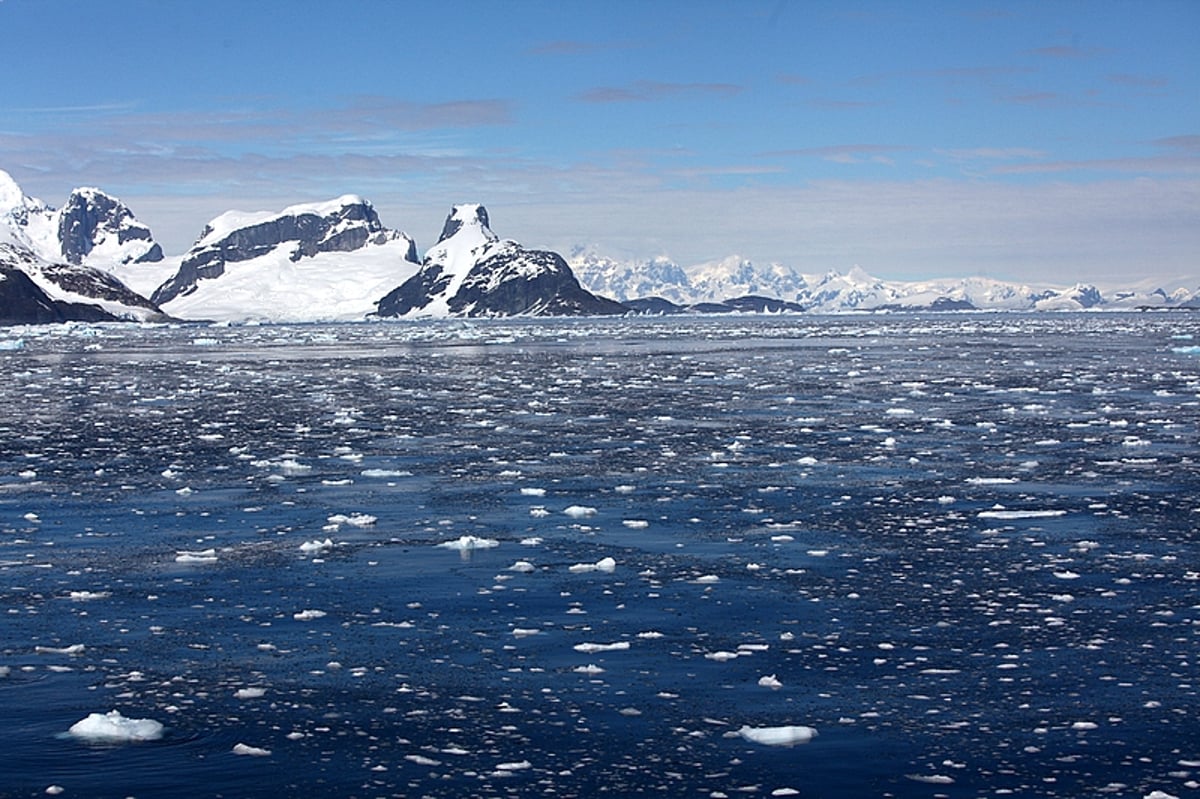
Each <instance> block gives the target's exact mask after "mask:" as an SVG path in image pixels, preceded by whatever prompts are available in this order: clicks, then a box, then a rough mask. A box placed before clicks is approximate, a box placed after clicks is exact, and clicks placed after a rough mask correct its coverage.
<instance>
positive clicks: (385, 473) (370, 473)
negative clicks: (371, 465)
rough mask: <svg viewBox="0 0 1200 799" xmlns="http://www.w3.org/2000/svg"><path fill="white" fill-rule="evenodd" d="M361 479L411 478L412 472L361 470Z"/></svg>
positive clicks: (400, 470)
mask: <svg viewBox="0 0 1200 799" xmlns="http://www.w3.org/2000/svg"><path fill="white" fill-rule="evenodd" d="M360 474H362V476H363V477H412V472H409V471H404V470H403V469H363V470H362V472H360Z"/></svg>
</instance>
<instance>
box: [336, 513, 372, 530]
mask: <svg viewBox="0 0 1200 799" xmlns="http://www.w3.org/2000/svg"><path fill="white" fill-rule="evenodd" d="M328 521H329V523H330V524H336V525H343V524H348V525H350V526H351V527H370V526H371V525H373V524H374V523H375V522H377V521H379V519H378V518H376V517H375V516H372V515H371V514H369V513H350V514H346V513H336V514H334V515H333V516H330V517H329V519H328Z"/></svg>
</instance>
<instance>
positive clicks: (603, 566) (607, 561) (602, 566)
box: [567, 558, 617, 574]
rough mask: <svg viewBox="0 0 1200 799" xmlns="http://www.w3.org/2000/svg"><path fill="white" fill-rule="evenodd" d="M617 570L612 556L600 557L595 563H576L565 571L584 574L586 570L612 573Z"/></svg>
mask: <svg viewBox="0 0 1200 799" xmlns="http://www.w3.org/2000/svg"><path fill="white" fill-rule="evenodd" d="M616 570H617V562H616V561H615V560H614V559H612V558H601V559H600V560H598V561H596V562H595V563H576V564H575V565H574V566H571V567H570V568H569V569H567V571H569V572H571V573H572V574H584V573H587V572H606V573H608V574H612V573H613V572H614V571H616Z"/></svg>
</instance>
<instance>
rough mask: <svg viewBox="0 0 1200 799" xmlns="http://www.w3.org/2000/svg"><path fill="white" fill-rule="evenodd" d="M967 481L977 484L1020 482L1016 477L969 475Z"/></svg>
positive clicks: (990, 484)
mask: <svg viewBox="0 0 1200 799" xmlns="http://www.w3.org/2000/svg"><path fill="white" fill-rule="evenodd" d="M967 482H968V483H969V484H971V485H976V486H992V485H1009V484H1011V483H1016V482H1019V481H1018V480H1017V478H1015V477H968V478H967Z"/></svg>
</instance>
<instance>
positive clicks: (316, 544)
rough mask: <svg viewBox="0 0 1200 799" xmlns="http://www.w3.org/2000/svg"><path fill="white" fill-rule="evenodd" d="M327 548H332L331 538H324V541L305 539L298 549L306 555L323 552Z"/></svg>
mask: <svg viewBox="0 0 1200 799" xmlns="http://www.w3.org/2000/svg"><path fill="white" fill-rule="evenodd" d="M327 549H333V539H330V538H326V539H325V540H324V541H305V542H304V543H303V544H301V545H300V551H301V552H303V553H305V554H306V555H311V554H314V553H317V552H324V551H325V550H327Z"/></svg>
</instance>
